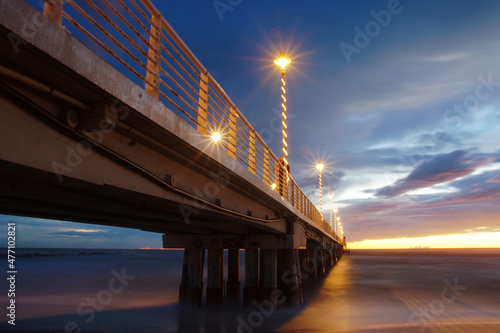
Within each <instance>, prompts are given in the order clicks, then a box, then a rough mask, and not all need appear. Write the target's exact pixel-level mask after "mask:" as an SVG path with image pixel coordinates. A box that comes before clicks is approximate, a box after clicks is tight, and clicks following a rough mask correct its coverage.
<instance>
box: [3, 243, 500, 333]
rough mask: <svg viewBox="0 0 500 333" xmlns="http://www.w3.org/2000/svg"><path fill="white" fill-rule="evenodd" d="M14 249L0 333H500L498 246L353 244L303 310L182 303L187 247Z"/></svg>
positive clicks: (310, 290)
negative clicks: (372, 246)
mask: <svg viewBox="0 0 500 333" xmlns="http://www.w3.org/2000/svg"><path fill="white" fill-rule="evenodd" d="M16 251H17V253H16V255H17V257H16V271H17V273H16V279H15V298H14V299H15V322H14V323H15V325H12V324H9V323H8V321H9V320H11V319H10V318H9V317H8V316H7V314H8V313H9V311H10V310H9V309H7V306H9V304H10V303H9V302H10V299H12V297H11V298H9V297H8V292H9V288H10V287H12V286H11V285H10V281H9V280H6V278H8V277H9V275H8V274H7V270H8V269H7V268H6V269H5V270H4V271H5V272H4V273H3V274H4V279H3V282H2V284H1V286H2V290H1V295H0V304H1V305H2V306H1V308H2V310H1V311H2V312H4V313H3V314H2V316H1V317H0V318H1V320H0V332H54V333H56V332H57V333H59V332H75V333H80V332H82V333H83V332H120V333H126V332H190V333H191V332H193V333H194V332H231V333H232V332H235V333H236V332H237V333H240V332H244V333H249V332H282V333H285V332H286V333H299V332H314V333H317V332H364V333H368V332H373V333H378V332H388V333H410V332H417V333H423V332H429V333H430V332H443V333H447V332H463V333H465V332H492V333H498V332H500V249H460V250H457V249H453V250H441V249H418V250H415V249H413V250H412V249H408V250H351V253H350V254H346V255H344V256H343V257H342V259H341V260H340V261H339V262H338V264H337V265H336V266H335V267H334V268H333V269H332V270H330V271H329V272H328V274H327V275H326V276H325V277H324V278H309V279H307V278H306V279H304V290H305V303H304V304H303V305H302V306H301V307H300V308H286V307H284V308H282V307H280V308H275V307H274V306H271V305H269V304H264V303H263V304H259V303H256V304H253V305H251V306H250V307H246V308H244V307H243V306H242V305H234V304H233V305H223V306H221V307H207V306H202V307H200V308H191V307H185V306H180V305H178V303H177V301H178V293H179V291H178V290H179V283H180V278H181V271H182V261H183V252H182V250H123V249H116V250H110V249H17V250H16ZM240 252H241V267H242V269H241V272H240V275H241V277H243V276H244V270H243V267H244V256H243V251H240ZM6 253H7V251H6V250H5V251H4V250H2V253H1V254H0V259H2V260H4V262H5V266H4V267H7V257H6ZM226 262H227V258H226ZM225 272H226V274H227V269H226V270H225ZM242 284H243V283H242ZM205 285H206V283H205Z"/></svg>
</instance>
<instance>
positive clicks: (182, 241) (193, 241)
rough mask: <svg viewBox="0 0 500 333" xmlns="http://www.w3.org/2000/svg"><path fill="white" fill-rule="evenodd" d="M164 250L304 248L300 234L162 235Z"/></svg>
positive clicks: (304, 244)
mask: <svg viewBox="0 0 500 333" xmlns="http://www.w3.org/2000/svg"><path fill="white" fill-rule="evenodd" d="M163 247H164V248H206V249H299V248H305V247H306V238H305V236H303V235H300V234H287V235H272V234H257V235H255V234H254V235H234V234H228V235H184V234H181V235H179V234H175V235H163Z"/></svg>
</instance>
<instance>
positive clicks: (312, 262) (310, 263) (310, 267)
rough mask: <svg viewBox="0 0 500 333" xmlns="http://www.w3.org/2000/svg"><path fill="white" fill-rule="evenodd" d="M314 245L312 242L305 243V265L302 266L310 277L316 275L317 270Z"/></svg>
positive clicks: (312, 277)
mask: <svg viewBox="0 0 500 333" xmlns="http://www.w3.org/2000/svg"><path fill="white" fill-rule="evenodd" d="M315 249H316V245H315V244H314V243H312V242H308V243H307V249H306V251H307V265H306V266H305V267H304V271H305V272H306V273H307V274H308V277H309V278H310V279H314V278H316V277H317V271H318V260H317V258H316V256H315V254H314V252H315Z"/></svg>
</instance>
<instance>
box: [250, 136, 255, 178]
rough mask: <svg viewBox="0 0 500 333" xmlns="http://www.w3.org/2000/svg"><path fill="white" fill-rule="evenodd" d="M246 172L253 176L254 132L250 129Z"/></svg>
mask: <svg viewBox="0 0 500 333" xmlns="http://www.w3.org/2000/svg"><path fill="white" fill-rule="evenodd" d="M248 170H249V171H250V172H251V173H253V174H254V175H255V131H254V130H253V129H250V133H249V136H248Z"/></svg>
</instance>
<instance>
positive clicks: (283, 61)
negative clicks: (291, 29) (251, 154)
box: [274, 52, 291, 169]
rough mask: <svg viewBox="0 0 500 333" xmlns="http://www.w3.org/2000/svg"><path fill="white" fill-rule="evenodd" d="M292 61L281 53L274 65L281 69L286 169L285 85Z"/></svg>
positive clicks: (286, 162)
mask: <svg viewBox="0 0 500 333" xmlns="http://www.w3.org/2000/svg"><path fill="white" fill-rule="evenodd" d="M290 62H291V60H290V59H289V58H287V57H286V56H285V52H280V55H279V57H278V58H277V59H276V60H274V63H275V64H276V65H278V66H280V67H281V100H282V101H281V108H282V111H281V115H282V116H283V119H282V121H281V123H282V124H283V161H284V163H285V169H286V166H287V165H288V144H287V134H286V129H287V126H286V97H285V95H286V89H285V86H286V83H285V68H286V66H287V65H288V64H290Z"/></svg>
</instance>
